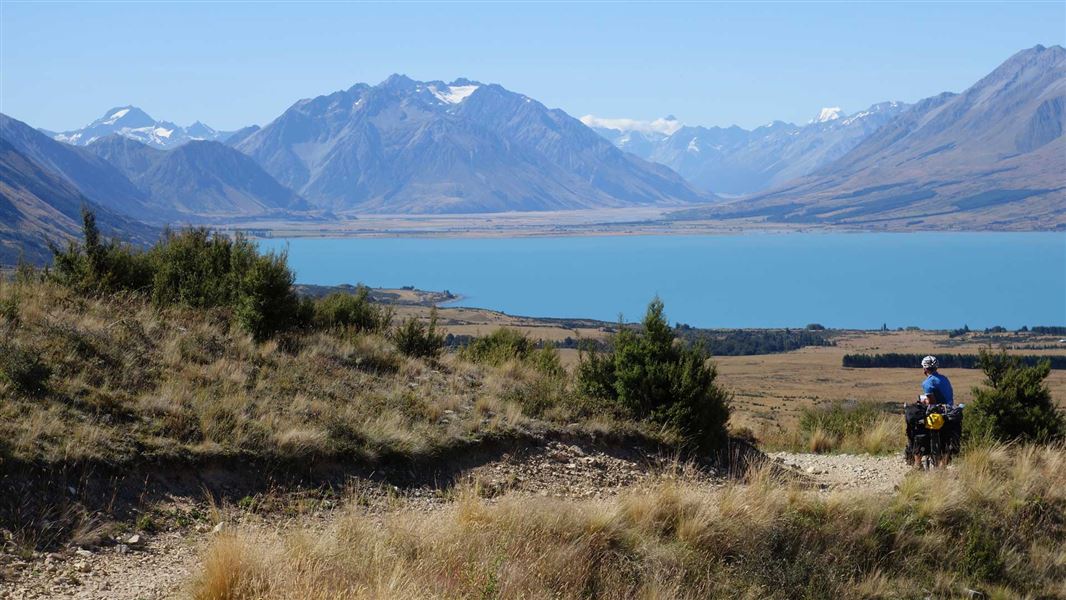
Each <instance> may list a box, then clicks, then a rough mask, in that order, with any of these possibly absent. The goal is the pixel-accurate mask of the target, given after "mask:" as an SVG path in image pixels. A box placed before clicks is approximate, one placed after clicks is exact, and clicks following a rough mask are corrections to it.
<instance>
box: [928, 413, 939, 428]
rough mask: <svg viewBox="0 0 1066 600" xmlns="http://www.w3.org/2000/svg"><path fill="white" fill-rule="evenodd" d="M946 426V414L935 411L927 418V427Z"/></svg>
mask: <svg viewBox="0 0 1066 600" xmlns="http://www.w3.org/2000/svg"><path fill="white" fill-rule="evenodd" d="M943 426H944V415H942V414H940V413H933V414H931V415H929V416H928V417H926V418H925V428H926V429H933V430H936V429H940V428H941V427H943Z"/></svg>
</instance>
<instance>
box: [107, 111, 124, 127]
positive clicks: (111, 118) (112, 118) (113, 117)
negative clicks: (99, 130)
mask: <svg viewBox="0 0 1066 600" xmlns="http://www.w3.org/2000/svg"><path fill="white" fill-rule="evenodd" d="M129 112H130V109H128V108H123V109H120V110H116V111H115V112H113V113H111V114H110V115H109V116H108V117H107V120H106V121H104V124H106V125H114V124H115V121H118V120H119V119H121V118H122V117H125V116H126V115H127V114H129Z"/></svg>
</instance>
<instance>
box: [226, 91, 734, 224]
mask: <svg viewBox="0 0 1066 600" xmlns="http://www.w3.org/2000/svg"><path fill="white" fill-rule="evenodd" d="M235 147H236V148H237V149H238V150H240V151H241V152H244V153H245V154H248V155H249V156H251V157H252V158H254V159H255V160H256V161H257V162H258V163H259V164H261V165H262V166H263V168H264V169H266V171H267V172H269V173H270V174H271V175H273V176H274V177H275V178H276V179H277V180H278V181H280V182H281V183H282V184H284V185H287V186H289V187H290V188H292V189H294V190H296V191H297V192H299V193H300V194H301V195H302V196H303V197H304V198H306V199H307V200H308V202H310V203H311V204H312V205H314V206H316V207H319V208H325V209H330V210H333V211H338V212H341V211H358V212H384V213H479V212H499V211H533V210H565V209H576V208H600V207H622V206H634V205H670V204H674V205H677V204H684V203H693V202H703V201H710V200H713V199H714V196H713V195H711V194H708V193H701V192H699V191H697V190H695V189H694V188H693V187H692V186H690V185H689V184H688V183H687V182H685V181H684V179H682V178H681V177H680V176H678V175H677V174H676V173H674V172H673V171H671V170H670V169H668V168H666V167H663V166H661V165H657V164H654V163H650V162H647V161H645V160H643V159H641V158H639V157H637V156H634V155H632V154H628V153H625V152H622V151H621V150H619V149H617V148H615V147H614V146H613V145H612V144H611V143H610V142H608V141H606V140H604V139H603V138H601V137H600V136H598V135H596V134H595V133H594V132H593V131H591V130H590V129H588V128H587V127H585V126H584V125H583V124H581V122H580V121H578V120H577V119H574V118H573V117H571V116H569V115H567V114H566V113H565V112H563V111H561V110H558V109H548V108H547V107H545V106H544V105H543V104H541V103H540V102H537V101H536V100H534V99H532V98H529V97H528V96H524V95H522V94H518V93H515V92H511V91H508V90H506V89H504V88H503V87H501V86H499V85H495V84H482V83H479V82H476V81H469V80H465V79H461V80H456V81H453V82H451V83H444V82H441V81H427V82H423V81H414V80H412V79H410V78H408V77H405V76H403V75H393V76H391V77H389V78H388V79H386V80H385V81H384V82H382V83H380V84H378V85H376V86H369V85H366V84H358V85H355V86H352V87H351V88H349V89H347V90H343V91H339V92H335V93H333V94H329V95H326V96H318V97H316V98H311V99H307V100H301V101H299V102H297V103H296V104H294V105H293V106H292V107H290V108H289V109H288V110H286V111H285V112H284V113H283V114H282V115H281V116H280V117H278V118H277V119H275V120H274V121H273V122H271V123H270V124H268V125H266V126H265V127H263V128H262V129H259V130H257V131H254V132H252V133H250V134H249V135H246V136H244V137H243V139H240V140H239V141H237V142H236V143H235Z"/></svg>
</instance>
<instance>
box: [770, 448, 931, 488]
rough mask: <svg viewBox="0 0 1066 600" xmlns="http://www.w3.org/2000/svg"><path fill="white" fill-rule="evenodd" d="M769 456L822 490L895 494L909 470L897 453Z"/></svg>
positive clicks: (774, 454) (783, 454)
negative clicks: (808, 479) (850, 490)
mask: <svg viewBox="0 0 1066 600" xmlns="http://www.w3.org/2000/svg"><path fill="white" fill-rule="evenodd" d="M768 456H769V457H770V458H771V459H772V460H774V461H775V462H777V463H778V464H781V465H783V466H786V467H790V468H792V469H795V470H797V471H799V472H801V473H803V474H804V475H806V476H807V477H810V478H811V479H813V480H814V481H815V482H816V483H817V484H819V488H820V489H821V490H823V491H830V490H842V489H852V490H868V491H871V492H892V491H893V490H894V489H895V487H896V486H897V485H899V482H900V481H903V477H904V476H905V475H906V474H907V473H908V472H909V471H910V468H909V467H907V465H906V464H905V463H904V462H903V458H902V457H900V456H899V455H898V454H892V455H889V456H871V455H869V454H794V453H791V452H772V453H770V454H768Z"/></svg>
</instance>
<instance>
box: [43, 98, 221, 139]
mask: <svg viewBox="0 0 1066 600" xmlns="http://www.w3.org/2000/svg"><path fill="white" fill-rule="evenodd" d="M50 135H51V134H50ZM109 135H121V136H123V137H126V138H129V139H131V140H136V141H138V142H141V143H142V144H147V145H149V146H152V147H155V148H163V149H166V148H175V147H177V146H180V145H182V144H184V143H186V142H190V141H193V140H214V141H219V142H221V141H223V140H225V139H226V138H227V137H229V135H230V132H221V131H215V130H214V129H212V128H210V127H208V126H207V125H204V124H203V123H201V122H199V121H197V122H195V123H193V124H192V125H190V126H189V127H181V126H179V125H175V124H174V123H171V122H169V121H157V120H155V119H153V118H152V117H151V116H149V115H148V113H146V112H144V111H143V110H141V109H139V108H137V107H136V106H132V105H127V106H118V107H115V108H112V109H111V110H109V111H107V112H105V113H104V116H102V117H100V118H99V119H96V120H95V121H93V122H92V123H90V124H88V125H86V126H85V127H83V128H81V129H74V130H71V131H64V132H63V133H57V134H54V136H53V137H54V139H55V140H56V141H60V142H65V143H67V144H73V145H75V146H87V145H89V144H91V143H93V142H94V141H96V140H99V139H103V138H105V137H107V136H109Z"/></svg>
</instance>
